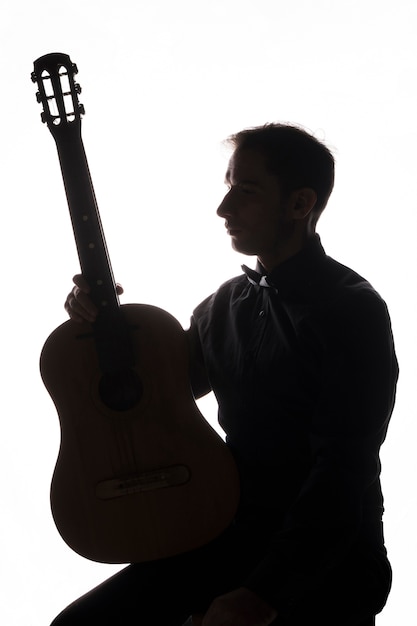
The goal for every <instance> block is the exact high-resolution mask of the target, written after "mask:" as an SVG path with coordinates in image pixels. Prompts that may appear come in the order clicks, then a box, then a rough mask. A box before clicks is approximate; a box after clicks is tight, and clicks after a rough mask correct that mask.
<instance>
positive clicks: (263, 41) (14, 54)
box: [0, 0, 417, 626]
mask: <svg viewBox="0 0 417 626" xmlns="http://www.w3.org/2000/svg"><path fill="white" fill-rule="evenodd" d="M416 28H417V4H416V3H415V1H414V0H396V1H395V2H394V1H391V0H390V1H388V0H349V1H348V0H314V1H307V0H291V1H290V0H287V1H283V0H256V2H254V1H253V0H209V1H205V2H203V1H199V0H194V1H192V0H175V2H174V1H170V0H118V1H117V2H114V1H113V2H110V1H108V0H72V2H62V1H60V0H54V1H52V0H51V1H47V0H38V1H37V2H31V1H30V0H2V2H1V5H0V42H1V43H0V45H1V56H0V76H1V98H0V124H1V132H0V177H1V178H0V180H1V220H2V228H1V230H0V237H1V242H0V254H1V267H2V295H1V297H2V324H1V357H2V358H1V368H2V372H1V373H2V376H1V384H2V387H1V389H2V394H1V398H2V412H1V413H2V416H1V431H2V433H1V437H0V468H1V474H0V484H1V513H0V568H1V581H2V588H1V593H0V622H1V624H4V626H47V625H48V624H49V622H50V621H51V619H52V618H53V617H54V615H55V614H56V613H58V612H59V610H60V609H61V608H63V606H64V605H66V604H67V603H69V602H70V601H71V600H73V599H74V598H75V597H77V596H78V595H80V594H81V593H83V592H84V591H86V590H88V589H89V588H90V587H91V586H93V585H95V584H96V583H98V582H99V581H101V580H102V579H104V578H105V577H107V576H108V575H110V573H112V572H113V571H115V570H117V569H118V567H115V566H110V565H99V564H96V563H90V562H88V561H86V560H84V559H82V558H81V557H79V556H77V555H76V554H74V553H72V552H71V550H70V549H69V548H68V547H67V546H66V545H65V544H64V543H63V541H62V540H61V539H60V537H59V535H58V533H57V531H56V529H55V526H54V524H53V521H52V518H51V515H50V510H49V483H50V478H51V475H52V471H53V467H54V464H55V460H56V455H57V451H58V445H59V425H58V419H57V417H56V413H55V410H54V408H53V405H52V402H51V400H50V398H49V396H48V394H47V392H46V391H45V389H44V387H43V385H42V382H41V380H40V378H39V373H38V358H39V353H40V350H41V347H42V344H43V342H44V340H45V339H46V337H47V335H48V334H49V333H50V332H51V331H52V330H53V329H54V328H55V327H56V326H57V325H58V324H60V323H61V322H62V321H64V320H65V312H64V310H63V308H62V305H63V301H64V298H65V295H66V293H67V292H68V291H69V289H70V287H71V277H72V275H73V274H74V273H76V272H77V271H78V260H77V257H76V252H75V246H74V242H73V238H72V232H71V227H70V222H69V218H68V211H67V205H66V200H65V195H64V191H63V186H62V181H61V174H60V170H59V165H58V159H57V156H56V150H55V145H54V142H53V139H52V137H51V136H50V134H49V132H48V130H47V128H46V127H45V126H42V124H41V123H40V117H39V115H40V106H39V105H38V104H37V103H36V101H35V91H36V89H35V87H34V85H33V84H32V83H31V81H30V72H31V70H32V62H33V60H34V59H35V58H37V57H39V56H41V55H43V54H46V53H49V52H55V51H59V52H66V53H68V54H70V56H71V58H72V60H73V61H75V62H77V64H78V67H79V70H80V72H79V75H78V79H79V81H80V82H81V84H82V86H83V94H82V97H81V101H82V102H83V103H84V105H85V107H86V113H87V114H86V117H85V118H84V121H83V137H84V143H85V147H86V150H87V154H88V158H89V162H90V168H91V171H92V175H93V180H94V183H95V188H96V193H97V197H98V202H99V206H100V211H101V216H102V220H103V223H104V227H105V231H106V236H107V242H108V246H109V249H110V253H111V256H112V261H113V268H114V271H115V274H116V278H117V280H119V281H120V282H122V283H123V285H124V287H125V296H124V297H123V302H148V303H151V304H154V305H158V306H161V307H162V308H165V309H166V310H168V311H170V312H171V313H172V314H173V315H175V316H176V317H177V318H178V319H179V320H180V321H181V323H182V324H183V325H184V326H187V324H188V319H189V315H190V313H191V311H192V309H193V307H194V306H195V305H196V304H197V303H198V302H199V301H201V300H202V299H203V298H204V297H205V296H206V295H208V294H209V293H211V292H212V291H213V290H214V289H215V288H216V287H217V286H218V285H219V284H220V283H221V282H223V281H224V280H226V279H227V278H229V277H231V276H233V275H236V274H238V273H239V272H240V264H241V262H242V260H243V259H242V258H239V256H238V255H236V253H234V252H233V251H231V250H230V245H229V241H228V239H227V236H226V234H225V231H224V228H223V225H222V223H221V221H220V220H219V219H218V218H217V217H216V215H215V209H216V207H217V205H218V203H219V202H220V200H221V198H222V194H223V192H224V188H223V175H224V170H225V166H226V163H227V157H228V154H227V152H226V151H225V149H224V148H223V147H222V144H221V142H222V140H223V139H224V138H225V137H226V136H227V135H229V134H230V133H232V132H234V131H238V130H240V129H241V128H243V127H247V126H252V125H256V124H262V123H264V122H267V121H290V122H293V123H299V124H302V125H304V126H305V127H306V128H308V129H310V130H312V131H313V132H315V133H316V134H317V136H319V137H320V138H323V139H324V140H325V141H326V142H327V144H328V145H329V146H330V147H332V148H334V150H335V155H336V159H337V179H336V187H335V191H334V194H333V196H332V198H331V201H330V203H329V205H328V208H327V209H326V212H325V214H324V215H323V217H322V218H321V221H320V223H319V229H318V230H319V233H320V235H321V237H322V242H323V244H324V246H325V248H326V251H327V252H328V254H330V255H331V256H334V257H335V258H337V259H338V260H339V261H341V262H343V263H345V264H347V265H349V266H351V267H353V268H354V269H355V270H357V271H358V272H359V273H361V274H362V275H364V276H366V277H367V278H368V279H369V280H370V281H371V282H372V283H373V284H374V286H375V287H376V288H377V289H378V290H379V291H380V292H381V293H382V295H383V297H384V298H385V299H386V301H387V302H388V305H389V308H390V312H391V317H392V323H393V329H394V333H395V338H396V344H397V352H398V357H399V360H400V365H401V380H400V384H399V389H398V401H397V406H396V410H395V413H394V417H393V420H392V425H391V429H390V432H389V437H388V439H387V442H386V444H385V445H384V448H383V453H382V461H383V475H382V478H383V486H384V491H385V496H386V509H387V510H386V515H385V525H386V541H387V545H388V548H389V552H390V557H391V561H392V564H393V568H394V585H393V589H392V593H391V596H390V599H389V602H388V605H387V607H386V609H385V611H384V613H383V614H382V615H381V616H380V617H379V618H378V620H377V623H378V626H396V625H397V624H404V625H405V624H406V625H410V626H411V624H414V623H417V611H416V609H415V608H414V605H415V602H414V594H415V585H416V561H417V554H416V539H415V532H414V527H415V521H416V520H415V516H416V510H417V506H416V503H417V499H416V492H415V488H414V486H415V477H416V474H417V468H416V460H415V459H416V456H417V455H416V443H415V440H416V434H417V429H416V425H415V420H416V417H417V415H416V405H415V391H414V390H415V385H416V380H415V367H414V366H415V351H416V332H415V321H414V320H415V304H416V297H415V289H416V276H415V270H416V251H415V233H416V228H417V218H416V212H417V193H416V178H417V177H416V174H417V156H416V150H415V144H416V137H417V122H416V113H417V92H416V87H415V83H416V77H417V76H416V74H417V73H416V69H417V60H416V59H417V43H416ZM249 261H250V263H252V260H249ZM203 411H204V412H205V414H206V417H207V418H208V419H209V420H210V421H211V422H214V421H215V412H216V410H215V406H214V403H213V402H212V401H208V402H205V403H204V404H203Z"/></svg>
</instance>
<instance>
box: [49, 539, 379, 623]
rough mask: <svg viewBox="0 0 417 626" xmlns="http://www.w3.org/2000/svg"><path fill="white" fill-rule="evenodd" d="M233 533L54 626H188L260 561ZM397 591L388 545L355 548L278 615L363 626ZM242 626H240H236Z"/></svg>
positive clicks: (97, 592) (112, 588)
mask: <svg viewBox="0 0 417 626" xmlns="http://www.w3.org/2000/svg"><path fill="white" fill-rule="evenodd" d="M260 558H261V554H260V552H259V547H257V548H251V547H250V544H248V542H247V541H245V542H243V541H242V538H241V537H238V536H237V535H236V533H235V532H234V531H233V530H229V531H227V532H226V533H224V535H222V536H221V537H220V538H219V539H217V540H215V541H214V542H212V543H211V544H209V545H207V546H205V547H203V548H201V549H198V550H195V551H193V552H190V553H187V554H184V555H180V556H178V557H173V558H170V559H164V560H162V561H156V562H153V563H145V564H133V565H130V566H128V567H126V568H125V569H123V570H122V571H120V572H119V573H117V574H116V575H114V576H112V577H111V578H109V579H108V580H107V581H105V582H104V583H102V584H101V585H99V586H98V587H96V588H95V589H93V590H92V591H90V592H89V593H87V594H86V595H84V596H82V597H81V598H80V599H78V600H76V601H75V602H74V603H72V604H71V605H70V606H69V607H67V608H66V609H65V610H64V611H63V612H62V613H61V614H60V615H59V616H58V617H57V618H56V619H55V620H54V621H53V622H52V625H51V626H84V625H85V626H87V624H88V625H89V626H91V624H100V626H110V625H111V626H130V625H131V626H181V625H182V624H183V623H184V622H185V621H186V619H187V617H188V616H189V615H190V614H191V613H193V612H201V613H204V612H205V610H206V609H207V608H208V606H209V605H210V603H211V601H212V600H213V599H214V598H215V597H216V596H218V595H221V594H223V593H227V592H228V591H230V590H232V589H234V588H236V587H239V586H242V585H244V582H245V578H246V576H247V574H248V573H249V572H250V571H251V570H252V569H253V567H254V566H255V564H256V563H257V562H258V561H259V560H260ZM390 587H391V568H390V565H389V562H388V560H387V558H386V553H385V550H384V548H383V547H382V546H375V547H370V546H369V545H363V544H357V545H355V546H354V547H353V548H352V550H351V552H350V554H349V556H348V557H347V558H346V559H345V560H344V562H343V563H342V564H341V565H340V566H339V567H337V568H335V569H333V570H332V571H331V572H328V573H327V574H325V575H324V576H322V577H321V578H320V579H319V578H315V581H314V586H313V585H312V586H311V588H309V589H308V590H307V591H306V590H303V591H302V592H300V594H299V596H298V597H297V596H296V601H295V602H294V603H293V606H292V608H291V610H290V611H289V612H288V611H287V607H279V606H277V607H276V608H277V609H278V611H279V612H280V613H281V611H280V609H281V608H282V617H280V618H279V619H277V620H276V622H275V624H276V625H277V626H278V625H279V626H306V624H320V626H360V625H361V624H362V623H363V622H364V621H366V620H367V618H370V617H371V616H372V615H375V614H377V613H379V612H380V611H381V610H382V608H383V606H384V605H385V602H386V599H387V596H388V593H389V590H390ZM236 626H238V625H236Z"/></svg>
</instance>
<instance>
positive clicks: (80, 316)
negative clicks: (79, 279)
mask: <svg viewBox="0 0 417 626" xmlns="http://www.w3.org/2000/svg"><path fill="white" fill-rule="evenodd" d="M64 307H65V310H66V311H67V313H68V315H69V316H70V318H71V319H73V320H74V321H76V322H82V321H87V322H94V321H95V319H96V317H97V314H98V309H97V307H96V306H95V304H94V303H93V302H92V300H91V298H90V297H89V296H88V295H87V294H86V293H84V292H83V291H81V289H80V288H79V287H74V288H73V290H72V291H71V292H70V293H69V294H68V296H67V299H66V300H65V305H64Z"/></svg>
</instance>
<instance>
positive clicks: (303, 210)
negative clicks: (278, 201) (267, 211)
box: [290, 187, 317, 220]
mask: <svg viewBox="0 0 417 626" xmlns="http://www.w3.org/2000/svg"><path fill="white" fill-rule="evenodd" d="M316 202H317V194H316V192H315V191H314V189H311V187H302V188H301V189H296V190H295V191H293V192H292V194H291V202H290V207H291V208H290V210H291V214H292V218H293V219H295V220H303V219H304V218H305V217H307V215H309V214H310V213H311V211H312V210H313V208H314V206H315V204H316Z"/></svg>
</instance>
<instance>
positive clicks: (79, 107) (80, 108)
mask: <svg viewBox="0 0 417 626" xmlns="http://www.w3.org/2000/svg"><path fill="white" fill-rule="evenodd" d="M78 111H79V113H80V115H85V108H84V105H83V104H79V105H78Z"/></svg>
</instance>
